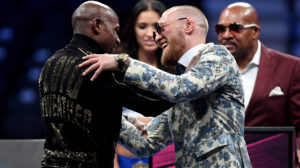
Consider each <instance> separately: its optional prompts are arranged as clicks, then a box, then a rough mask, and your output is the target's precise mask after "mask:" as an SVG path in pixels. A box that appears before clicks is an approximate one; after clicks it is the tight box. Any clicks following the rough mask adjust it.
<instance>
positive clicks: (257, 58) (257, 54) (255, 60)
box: [249, 40, 261, 66]
mask: <svg viewBox="0 0 300 168" xmlns="http://www.w3.org/2000/svg"><path fill="white" fill-rule="evenodd" d="M260 55H261V43H260V41H259V40H258V41H257V50H256V52H255V54H254V57H253V59H252V60H251V62H250V63H249V65H250V64H254V65H256V66H258V65H259V61H260Z"/></svg>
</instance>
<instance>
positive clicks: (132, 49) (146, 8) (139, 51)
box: [115, 0, 175, 168]
mask: <svg viewBox="0 0 300 168" xmlns="http://www.w3.org/2000/svg"><path fill="white" fill-rule="evenodd" d="M165 10H166V7H165V5H164V4H163V3H162V2H160V1H158V0H140V1H138V2H137V4H136V5H135V6H134V8H133V9H132V11H131V13H130V15H129V18H128V21H127V24H126V25H125V27H124V29H123V31H122V33H121V41H122V45H121V47H120V49H119V52H120V53H121V52H123V53H128V54H129V55H130V56H131V57H132V58H135V59H138V60H140V61H143V62H145V63H147V64H150V65H152V66H155V67H158V68H160V69H163V70H167V71H169V72H175V69H174V67H164V66H163V65H162V64H161V60H160V59H161V52H162V51H161V49H160V48H159V47H158V46H157V45H156V44H155V42H154V40H153V31H154V25H155V23H156V22H157V21H158V20H159V18H160V16H161V15H162V13H163V12H164V11H165ZM123 109H124V110H123V116H125V117H126V118H127V119H128V121H130V122H132V123H133V124H135V125H136V126H138V128H140V129H142V128H143V125H145V124H147V123H148V122H150V121H151V120H152V118H151V117H144V116H143V115H141V114H140V113H137V112H135V111H132V110H129V109H127V108H123ZM143 164H144V165H148V158H144V159H139V158H136V157H135V156H134V154H132V153H131V152H129V151H128V150H127V149H126V148H124V147H122V146H121V145H117V147H116V157H115V168H118V167H120V168H127V167H128V168H129V167H133V166H134V165H135V166H137V165H143Z"/></svg>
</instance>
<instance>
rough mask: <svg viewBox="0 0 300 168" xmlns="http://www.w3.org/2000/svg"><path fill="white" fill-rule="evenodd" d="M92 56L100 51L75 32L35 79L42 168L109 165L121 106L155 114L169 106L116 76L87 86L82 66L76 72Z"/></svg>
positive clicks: (107, 74)
mask: <svg viewBox="0 0 300 168" xmlns="http://www.w3.org/2000/svg"><path fill="white" fill-rule="evenodd" d="M91 53H103V51H102V49H101V47H100V46H99V45H98V44H97V43H96V42H95V41H94V40H92V39H91V38H89V37H86V36H83V35H79V34H76V35H74V36H73V38H72V40H71V41H70V43H69V44H68V45H67V46H66V47H65V48H64V49H61V50H58V51H57V52H56V53H55V54H54V55H53V56H52V57H50V58H49V59H48V60H47V62H46V64H45V65H44V67H43V70H42V73H41V75H40V80H39V89H40V102H41V111H42V118H43V123H44V128H45V135H46V143H45V157H44V159H43V161H42V166H43V167H52V166H58V167H103V168H109V167H113V158H114V153H115V145H116V142H117V140H118V137H119V131H120V126H121V116H122V107H123V106H124V107H127V108H130V109H133V110H135V111H138V112H140V113H142V114H144V115H146V116H149V115H150V116H156V115H158V114H159V113H160V112H162V111H164V110H166V109H168V108H169V107H171V105H172V104H170V103H167V102H165V101H162V100H161V99H156V98H155V97H154V98H153V97H152V99H150V98H149V95H150V94H148V93H147V94H148V95H147V96H142V95H141V94H139V93H137V92H140V91H139V90H137V89H134V88H130V87H129V86H127V85H125V84H123V83H121V81H122V77H123V74H121V73H120V72H109V71H107V72H102V74H101V75H100V77H98V79H96V80H95V81H94V82H91V81H90V78H91V75H89V76H86V77H84V76H82V72H83V70H84V68H78V65H79V64H80V63H81V62H82V61H83V60H82V59H81V58H82V57H83V56H85V55H87V54H91ZM141 92H142V91H141ZM142 94H145V93H144V91H143V93H142ZM151 96H152V95H151Z"/></svg>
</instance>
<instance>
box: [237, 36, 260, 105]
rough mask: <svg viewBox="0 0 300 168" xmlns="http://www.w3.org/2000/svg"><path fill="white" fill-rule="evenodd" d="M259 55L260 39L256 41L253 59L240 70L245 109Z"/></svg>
mask: <svg viewBox="0 0 300 168" xmlns="http://www.w3.org/2000/svg"><path fill="white" fill-rule="evenodd" d="M260 55H261V43H260V41H258V46H257V50H256V52H255V54H254V57H253V59H252V60H251V62H250V63H249V64H248V66H247V67H246V69H244V70H243V71H240V72H241V75H242V81H243V89H244V98H245V99H244V103H245V109H247V107H248V104H249V102H250V98H251V96H252V92H253V89H254V85H255V81H256V76H257V73H258V68H259V61H260Z"/></svg>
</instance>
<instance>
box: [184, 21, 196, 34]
mask: <svg viewBox="0 0 300 168" xmlns="http://www.w3.org/2000/svg"><path fill="white" fill-rule="evenodd" d="M185 26H186V27H185V32H186V33H187V34H192V32H193V31H194V29H195V21H194V20H192V19H190V18H187V19H186V22H185Z"/></svg>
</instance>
